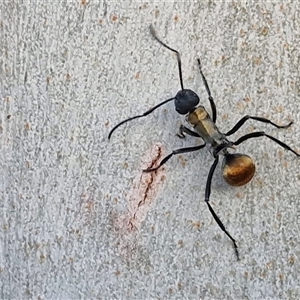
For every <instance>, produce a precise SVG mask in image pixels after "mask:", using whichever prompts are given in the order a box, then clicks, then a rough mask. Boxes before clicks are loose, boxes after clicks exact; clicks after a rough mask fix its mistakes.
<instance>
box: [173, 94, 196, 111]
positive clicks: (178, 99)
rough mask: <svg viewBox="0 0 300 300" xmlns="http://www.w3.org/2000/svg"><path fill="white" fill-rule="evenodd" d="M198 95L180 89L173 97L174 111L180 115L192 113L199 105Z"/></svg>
mask: <svg viewBox="0 0 300 300" xmlns="http://www.w3.org/2000/svg"><path fill="white" fill-rule="evenodd" d="M199 101H200V99H199V97H198V95H197V94H196V93H195V92H193V91H192V90H188V89H182V90H180V91H179V92H178V93H177V95H176V96H175V109H176V111H177V112H178V113H179V114H181V115H186V114H187V113H189V112H192V111H193V110H194V109H195V107H196V106H197V105H198V104H199Z"/></svg>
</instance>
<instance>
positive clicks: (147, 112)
mask: <svg viewBox="0 0 300 300" xmlns="http://www.w3.org/2000/svg"><path fill="white" fill-rule="evenodd" d="M174 99H175V98H170V99H167V100H165V101H163V102H161V103H159V104H157V105H155V106H154V107H152V108H150V109H149V110H147V111H146V112H144V113H143V114H142V115H138V116H134V117H131V118H128V119H126V120H124V121H122V122H120V123H119V124H117V125H116V126H115V127H114V128H113V129H112V130H111V131H110V132H109V135H108V139H110V138H111V135H112V133H113V132H114V131H115V130H116V129H117V128H118V127H119V126H121V125H122V124H124V123H126V122H129V121H131V120H134V119H137V118H142V117H146V116H147V115H149V114H151V113H152V112H153V111H154V110H155V109H157V108H159V107H160V106H162V105H164V104H166V103H168V102H169V101H172V100H174Z"/></svg>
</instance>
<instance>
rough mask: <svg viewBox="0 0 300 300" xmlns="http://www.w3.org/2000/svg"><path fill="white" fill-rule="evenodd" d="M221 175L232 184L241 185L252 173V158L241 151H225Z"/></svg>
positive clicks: (253, 167) (249, 178)
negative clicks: (232, 152) (233, 152)
mask: <svg viewBox="0 0 300 300" xmlns="http://www.w3.org/2000/svg"><path fill="white" fill-rule="evenodd" d="M222 169H223V177H224V179H225V181H226V182H227V183H228V184H229V185H232V186H241V185H244V184H246V183H248V182H249V181H250V180H251V179H252V177H253V175H254V173H255V164H254V162H253V159H252V158H251V157H250V156H248V155H246V154H241V153H235V154H231V153H227V154H225V156H224V160H223V165H222Z"/></svg>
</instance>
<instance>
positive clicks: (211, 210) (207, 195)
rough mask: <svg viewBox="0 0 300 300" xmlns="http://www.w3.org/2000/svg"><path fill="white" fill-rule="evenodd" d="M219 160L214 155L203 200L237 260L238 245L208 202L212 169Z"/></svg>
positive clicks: (213, 169)
mask: <svg viewBox="0 0 300 300" xmlns="http://www.w3.org/2000/svg"><path fill="white" fill-rule="evenodd" d="M218 162H219V156H216V158H215V161H214V163H213V164H212V166H211V168H210V171H209V174H208V177H207V182H206V188H205V202H206V204H207V206H208V208H209V211H210V212H211V214H212V216H213V217H214V219H215V221H216V222H217V223H218V225H219V227H220V228H221V229H222V230H223V231H224V232H225V234H226V235H227V236H228V237H229V238H230V239H231V241H232V243H233V246H234V251H235V254H236V257H237V260H239V252H238V247H237V244H236V241H235V239H234V238H233V237H232V236H231V235H230V233H229V232H228V231H227V230H226V228H225V226H224V224H223V223H222V221H221V220H220V218H219V217H218V216H217V214H216V213H215V211H214V210H213V208H212V207H211V205H210V203H209V197H210V192H211V180H212V177H213V174H214V171H215V169H216V166H217V164H218Z"/></svg>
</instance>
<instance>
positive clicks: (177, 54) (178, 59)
mask: <svg viewBox="0 0 300 300" xmlns="http://www.w3.org/2000/svg"><path fill="white" fill-rule="evenodd" d="M149 29H150V33H151V35H152V36H153V37H154V38H155V39H156V40H157V41H158V42H159V43H160V44H161V45H162V46H164V47H165V48H167V49H169V50H171V51H172V52H174V53H175V54H176V56H177V63H178V71H179V79H180V86H181V89H182V90H183V80H182V71H181V59H180V54H179V52H178V51H176V50H175V49H172V48H171V47H169V46H168V45H166V44H165V43H164V42H162V41H161V40H160V39H159V38H158V37H157V35H156V34H155V30H154V28H153V26H152V25H150V27H149Z"/></svg>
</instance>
